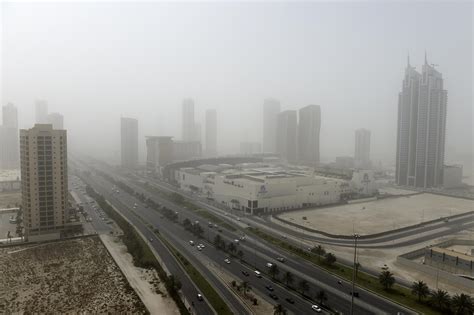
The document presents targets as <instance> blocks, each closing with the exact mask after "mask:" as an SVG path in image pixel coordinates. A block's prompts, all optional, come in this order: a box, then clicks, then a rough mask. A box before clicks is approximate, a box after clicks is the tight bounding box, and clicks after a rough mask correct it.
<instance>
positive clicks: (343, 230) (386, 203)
mask: <svg viewBox="0 0 474 315" xmlns="http://www.w3.org/2000/svg"><path fill="white" fill-rule="evenodd" d="M473 204H474V201H472V200H467V199H460V198H454V197H446V196H440V195H433V194H418V195H411V196H410V195H407V196H403V197H396V198H387V199H382V200H376V201H368V202H362V203H356V204H348V205H342V206H335V207H325V208H316V209H310V210H301V211H294V212H288V213H284V214H282V215H280V217H281V218H283V219H285V220H289V221H291V222H294V223H297V224H300V225H304V226H306V227H309V228H313V229H317V230H321V231H325V232H328V233H332V234H352V233H354V232H356V233H359V234H373V233H378V232H383V231H387V230H391V229H396V228H401V227H405V226H409V225H413V224H418V223H421V222H426V221H429V220H433V219H438V218H440V217H446V216H449V215H454V214H459V213H464V212H468V211H473V210H474V206H473ZM303 217H306V218H307V219H306V220H303Z"/></svg>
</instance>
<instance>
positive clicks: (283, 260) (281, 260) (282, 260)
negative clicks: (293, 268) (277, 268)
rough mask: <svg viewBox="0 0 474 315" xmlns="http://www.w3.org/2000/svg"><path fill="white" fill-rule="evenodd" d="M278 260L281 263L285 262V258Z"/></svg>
mask: <svg viewBox="0 0 474 315" xmlns="http://www.w3.org/2000/svg"><path fill="white" fill-rule="evenodd" d="M276 260H278V261H279V262H282V263H283V262H285V258H283V257H277V258H276Z"/></svg>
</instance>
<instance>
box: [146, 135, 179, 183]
mask: <svg viewBox="0 0 474 315" xmlns="http://www.w3.org/2000/svg"><path fill="white" fill-rule="evenodd" d="M173 148H174V143H173V138H172V137H163V136H162V137H146V152H147V153H146V168H147V171H149V172H152V173H154V174H158V173H160V170H161V168H162V167H164V166H166V165H167V164H169V163H171V162H173V157H174V153H173Z"/></svg>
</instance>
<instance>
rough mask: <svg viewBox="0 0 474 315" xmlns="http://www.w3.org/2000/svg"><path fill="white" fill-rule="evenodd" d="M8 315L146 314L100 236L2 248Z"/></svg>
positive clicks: (2, 303)
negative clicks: (35, 314) (46, 314)
mask: <svg viewBox="0 0 474 315" xmlns="http://www.w3.org/2000/svg"><path fill="white" fill-rule="evenodd" d="M0 297H2V298H3V300H2V299H0V309H4V310H5V312H6V313H22V312H25V313H49V314H78V313H82V312H85V313H135V314H142V313H145V306H144V304H143V303H142V302H141V300H140V299H139V297H138V295H137V294H136V293H135V291H134V290H133V289H132V288H131V287H130V285H129V284H128V282H127V281H126V279H125V277H124V276H123V275H122V273H121V272H120V269H119V268H118V266H117V265H116V264H115V263H114V261H113V259H112V257H111V256H110V255H109V253H108V252H107V250H106V248H105V247H104V246H103V244H102V242H101V241H100V240H99V239H98V238H97V237H87V238H78V239H71V240H65V241H58V242H51V243H44V244H40V245H20V246H15V247H5V248H0Z"/></svg>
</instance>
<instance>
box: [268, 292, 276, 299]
mask: <svg viewBox="0 0 474 315" xmlns="http://www.w3.org/2000/svg"><path fill="white" fill-rule="evenodd" d="M268 296H269V297H271V298H272V299H274V300H278V296H277V295H276V294H275V293H269V294H268Z"/></svg>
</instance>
